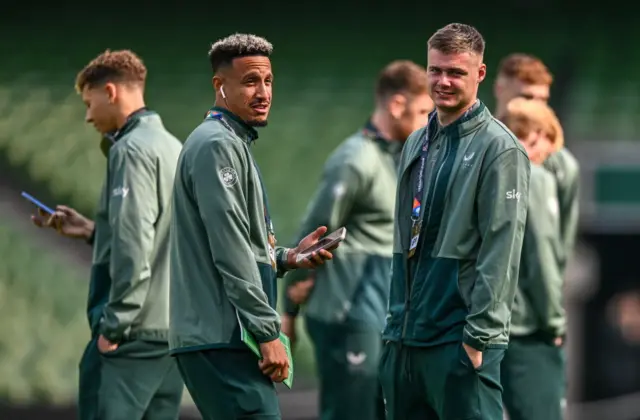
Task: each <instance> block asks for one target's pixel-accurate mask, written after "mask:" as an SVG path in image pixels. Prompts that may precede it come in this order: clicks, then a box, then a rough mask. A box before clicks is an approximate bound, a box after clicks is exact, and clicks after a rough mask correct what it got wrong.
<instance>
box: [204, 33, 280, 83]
mask: <svg viewBox="0 0 640 420" xmlns="http://www.w3.org/2000/svg"><path fill="white" fill-rule="evenodd" d="M272 52H273V45H271V43H270V42H269V41H267V40H266V39H264V38H262V37H259V36H257V35H252V34H240V33H236V34H233V35H229V36H228V37H226V38H223V39H220V40H218V41H216V42H215V43H213V44H212V45H211V49H210V50H209V62H210V63H211V69H212V70H213V72H214V73H216V72H217V71H218V69H220V67H224V66H228V65H230V64H231V62H232V61H233V59H234V58H238V57H247V56H254V55H261V56H264V57H269V56H271V53H272Z"/></svg>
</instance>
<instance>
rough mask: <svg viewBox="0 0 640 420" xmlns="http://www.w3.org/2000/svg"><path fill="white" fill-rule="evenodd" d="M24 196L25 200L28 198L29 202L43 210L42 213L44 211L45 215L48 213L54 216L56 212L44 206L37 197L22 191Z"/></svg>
mask: <svg viewBox="0 0 640 420" xmlns="http://www.w3.org/2000/svg"><path fill="white" fill-rule="evenodd" d="M22 196H23V197H24V198H26V199H27V200H29V201H31V202H32V203H33V204H35V205H36V207H38V208H39V209H41V210H42V211H44V212H45V213H48V214H49V215H51V216H53V215H54V214H55V213H56V211H55V210H53V209H52V208H51V207H48V206H46V205H44V204H42V203H41V202H40V201H39V200H37V199H36V198H35V197H33V196H32V195H30V194H27V193H26V192H24V191H22Z"/></svg>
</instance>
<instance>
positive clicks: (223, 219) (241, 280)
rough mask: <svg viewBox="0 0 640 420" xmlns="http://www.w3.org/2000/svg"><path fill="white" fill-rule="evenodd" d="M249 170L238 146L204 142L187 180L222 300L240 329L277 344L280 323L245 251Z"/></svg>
mask: <svg viewBox="0 0 640 420" xmlns="http://www.w3.org/2000/svg"><path fill="white" fill-rule="evenodd" d="M249 165H250V162H248V161H247V158H246V156H245V155H244V151H243V150H242V145H241V144H236V143H235V141H215V140H214V141H209V142H206V143H204V144H203V146H202V150H199V151H198V153H197V155H196V157H195V159H194V163H193V169H192V174H191V179H192V182H193V191H194V196H195V199H196V201H197V203H198V208H199V210H200V217H201V218H202V220H203V223H204V226H205V230H206V233H207V237H208V239H209V249H210V251H211V257H212V259H213V263H214V264H215V267H216V269H217V270H218V272H219V273H220V276H221V277H222V282H223V287H224V290H225V292H226V295H227V298H228V299H229V301H230V302H231V304H232V305H233V306H234V307H235V309H236V312H237V315H238V318H239V319H240V321H241V322H242V326H243V327H244V328H246V329H247V330H248V331H249V332H250V333H251V334H252V335H253V336H254V337H255V339H256V340H257V341H258V342H259V343H264V342H268V341H272V340H275V339H276V338H278V336H279V333H280V317H279V315H278V313H277V312H276V311H275V310H274V309H272V308H271V306H269V301H268V299H267V295H266V294H265V292H264V290H263V288H262V280H261V278H260V273H259V272H258V267H257V265H256V264H255V262H254V261H255V256H254V254H253V251H252V249H251V242H250V236H249V231H250V225H249V217H248V207H249V203H247V198H246V197H247V195H248V194H247V189H248V188H249V167H250V166H249Z"/></svg>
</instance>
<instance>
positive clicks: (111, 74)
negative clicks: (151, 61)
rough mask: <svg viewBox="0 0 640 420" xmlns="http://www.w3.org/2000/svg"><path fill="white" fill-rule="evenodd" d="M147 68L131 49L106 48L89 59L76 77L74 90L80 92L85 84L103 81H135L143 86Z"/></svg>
mask: <svg viewBox="0 0 640 420" xmlns="http://www.w3.org/2000/svg"><path fill="white" fill-rule="evenodd" d="M146 80H147V68H146V67H145V65H144V63H143V62H142V60H141V59H140V57H138V56H137V55H136V54H135V53H134V52H133V51H130V50H119V51H111V50H106V51H105V52H103V53H102V54H100V55H98V56H97V57H96V58H94V59H93V60H91V61H90V62H89V64H87V65H86V66H85V67H84V68H83V69H82V70H81V71H80V72H79V73H78V76H77V77H76V90H77V91H78V92H82V90H83V89H84V88H85V86H87V87H89V88H93V87H96V86H98V85H101V84H103V83H107V82H111V83H135V84H139V85H140V86H142V87H144V83H145V81H146Z"/></svg>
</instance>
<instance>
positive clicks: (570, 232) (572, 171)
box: [556, 152, 580, 273]
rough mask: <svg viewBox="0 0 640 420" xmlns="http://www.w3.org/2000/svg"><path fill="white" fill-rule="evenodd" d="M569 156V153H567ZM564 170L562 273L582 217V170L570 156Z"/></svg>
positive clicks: (560, 193) (561, 184) (560, 188)
mask: <svg viewBox="0 0 640 420" xmlns="http://www.w3.org/2000/svg"><path fill="white" fill-rule="evenodd" d="M566 153H567V154H568V152H566ZM563 166H564V168H562V169H561V171H562V173H563V176H562V177H558V176H557V174H556V177H557V181H558V199H559V204H560V232H561V238H562V243H563V250H564V252H563V256H564V258H563V259H562V265H561V268H562V272H563V273H564V270H565V268H566V264H567V260H568V259H569V258H570V257H571V255H572V254H573V249H574V246H575V243H576V236H577V234H578V219H579V216H580V196H579V193H580V190H579V184H580V168H579V166H578V162H577V160H576V159H575V158H574V157H573V156H571V155H569V156H566V161H565V164H564V165H563Z"/></svg>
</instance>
